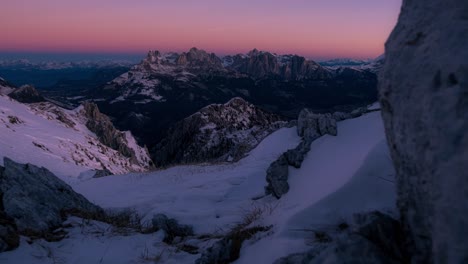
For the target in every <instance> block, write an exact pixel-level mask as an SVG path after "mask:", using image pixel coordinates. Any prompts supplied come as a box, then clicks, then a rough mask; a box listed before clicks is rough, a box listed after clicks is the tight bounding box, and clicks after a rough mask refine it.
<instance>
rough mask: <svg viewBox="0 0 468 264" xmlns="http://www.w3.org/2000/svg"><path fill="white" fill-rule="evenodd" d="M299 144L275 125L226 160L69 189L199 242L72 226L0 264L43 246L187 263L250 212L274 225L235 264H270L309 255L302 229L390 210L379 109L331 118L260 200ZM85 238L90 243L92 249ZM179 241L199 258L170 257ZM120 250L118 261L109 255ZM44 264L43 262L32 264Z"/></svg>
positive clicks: (71, 256) (68, 254)
mask: <svg viewBox="0 0 468 264" xmlns="http://www.w3.org/2000/svg"><path fill="white" fill-rule="evenodd" d="M299 142H300V138H299V137H298V136H297V134H296V128H295V127H293V128H282V129H280V130H278V131H276V132H274V133H273V134H271V135H270V136H268V137H267V138H266V139H265V140H263V141H262V142H261V143H260V144H259V145H258V146H257V147H256V148H255V149H254V150H252V151H251V153H250V155H249V156H247V157H246V158H244V159H242V160H240V161H239V162H237V163H234V164H226V165H212V166H177V167H172V168H169V169H167V170H160V171H155V172H151V173H144V174H141V173H134V174H129V175H121V176H115V177H112V178H99V179H90V180H88V181H82V182H75V183H73V188H74V189H75V190H76V191H78V192H80V193H82V194H84V195H85V196H86V197H87V198H88V199H90V200H91V201H92V202H95V203H97V204H98V205H100V206H103V207H105V208H132V209H134V210H136V211H137V212H138V213H139V214H140V215H141V216H142V218H143V219H142V221H143V222H146V221H148V220H150V219H151V217H152V216H153V214H156V213H165V214H167V215H168V216H169V217H173V218H175V219H177V220H178V221H179V222H181V223H182V224H190V225H193V226H194V230H195V233H197V234H207V236H202V237H198V236H196V237H192V238H189V239H188V240H186V241H181V242H179V243H176V244H175V245H167V244H165V243H162V242H161V240H162V239H161V238H160V235H161V234H160V233H156V234H155V235H151V236H150V235H148V236H144V235H137V234H134V235H130V236H121V235H118V234H117V235H116V234H115V233H112V232H109V231H102V232H100V233H99V237H98V236H97V235H93V234H92V233H91V232H81V233H80V232H77V231H76V230H77V229H79V228H80V227H75V228H70V230H69V231H70V232H71V233H70V237H69V238H67V239H64V240H62V241H60V242H54V243H46V242H44V241H39V242H35V243H33V244H32V245H28V244H27V243H23V244H22V245H21V246H20V248H19V249H17V250H16V251H13V252H6V253H3V254H2V255H1V256H0V259H1V260H4V262H5V263H13V262H14V261H15V260H17V259H20V257H21V258H22V259H27V258H29V259H33V257H31V255H41V254H42V255H46V254H45V252H47V250H46V249H49V251H50V252H53V254H54V256H55V257H57V258H59V259H62V260H64V261H66V262H67V263H68V262H70V261H73V260H76V259H77V256H78V255H82V254H78V253H79V252H81V253H82V252H87V254H86V261H87V262H89V263H92V262H100V263H135V262H137V261H141V259H142V256H143V257H144V256H153V257H157V258H158V259H159V261H160V263H194V261H195V260H196V259H198V258H199V257H200V252H203V251H204V250H205V249H206V248H207V247H209V246H210V245H211V244H212V243H213V242H214V241H216V240H217V239H219V235H221V236H222V235H223V234H226V233H227V232H228V231H229V230H230V229H231V228H233V227H234V226H235V225H237V224H239V223H241V222H243V221H245V219H246V217H247V216H255V217H254V218H255V219H254V221H253V223H252V225H262V226H268V225H272V228H271V229H270V231H269V232H266V233H262V234H259V235H257V236H254V238H253V239H251V240H248V241H245V242H244V243H243V246H242V249H241V254H240V259H238V260H237V261H236V262H235V263H272V262H273V261H275V260H276V259H278V258H280V257H283V256H286V255H288V254H291V253H295V252H300V251H304V250H306V249H308V248H309V247H310V246H311V243H312V244H313V243H314V242H313V240H312V241H311V239H310V237H311V236H313V235H311V233H310V230H315V229H325V230H327V231H330V232H334V231H333V230H334V228H333V226H336V225H337V224H338V223H339V222H340V221H343V220H344V221H347V220H349V219H350V218H351V216H352V214H354V213H359V212H366V211H370V210H375V209H379V210H384V211H385V210H389V211H393V210H394V202H395V191H394V185H393V183H392V177H393V173H394V172H393V168H392V165H391V161H390V159H389V157H388V154H387V152H388V150H387V146H386V142H385V136H384V131H383V126H382V121H381V118H380V113H379V112H373V113H369V114H366V115H363V116H361V117H359V118H355V119H349V120H346V121H342V122H338V135H337V136H336V137H333V136H328V135H326V136H323V137H321V138H319V139H317V140H316V141H314V142H313V143H312V145H311V151H310V152H309V154H308V155H307V156H306V159H305V160H304V162H303V165H302V167H301V168H300V169H293V168H290V185H291V188H290V191H289V192H288V193H287V194H286V195H284V196H283V197H282V198H281V200H277V199H275V198H274V197H272V196H266V197H265V196H263V193H264V186H265V185H266V180H265V172H266V169H267V168H268V166H269V164H270V163H271V162H273V161H274V160H275V159H276V158H278V156H279V155H281V153H283V152H284V151H285V150H287V149H290V148H293V147H295V146H296V145H297V144H298V143H299ZM97 226H99V224H97ZM81 228H83V227H81ZM100 230H106V227H100ZM217 235H218V236H217ZM83 241H89V243H90V244H92V245H93V247H92V249H91V248H90V247H89V245H88V243H84V242H83ZM119 241H120V242H119ZM126 243H131V244H132V246H131V250H127V249H126V248H127V247H128V245H126ZM184 244H189V245H194V246H196V247H197V248H199V249H198V252H199V253H198V254H194V255H190V254H187V253H185V252H182V251H178V250H177V245H179V246H181V245H184ZM39 245H41V246H39ZM41 248H45V249H41ZM62 249H65V250H62ZM119 252H126V255H125V256H124V257H122V258H118V259H117V258H116V256H117V255H120V253H119ZM88 253H89V254H88ZM81 259H82V260H84V259H85V257H84V256H83V257H82V258H81ZM143 259H148V258H143ZM47 261H48V259H47V257H44V258H42V259H41V260H38V259H36V261H35V262H36V263H46V262H47Z"/></svg>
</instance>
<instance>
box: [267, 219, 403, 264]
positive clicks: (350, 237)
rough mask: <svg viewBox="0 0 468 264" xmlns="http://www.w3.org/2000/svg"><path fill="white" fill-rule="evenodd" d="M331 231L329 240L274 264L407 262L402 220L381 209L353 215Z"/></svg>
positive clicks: (395, 263)
mask: <svg viewBox="0 0 468 264" xmlns="http://www.w3.org/2000/svg"><path fill="white" fill-rule="evenodd" d="M338 230H339V232H338V233H334V234H330V237H329V238H328V239H327V241H317V242H318V243H316V245H314V247H313V248H312V249H311V250H309V251H308V252H304V253H297V254H292V255H290V256H287V257H284V258H281V259H279V260H277V261H276V262H275V264H298V263H310V264H319V263H385V264H386V263H388V264H397V263H408V255H407V252H406V251H405V248H404V246H403V231H402V228H401V226H400V224H399V222H398V221H397V220H395V219H393V218H392V217H390V216H388V215H386V214H383V213H381V212H377V211H376V212H370V213H365V214H358V215H355V216H354V220H353V223H352V225H351V226H349V227H347V228H346V230H340V228H338Z"/></svg>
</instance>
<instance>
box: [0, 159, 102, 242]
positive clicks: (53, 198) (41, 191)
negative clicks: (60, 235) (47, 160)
mask: <svg viewBox="0 0 468 264" xmlns="http://www.w3.org/2000/svg"><path fill="white" fill-rule="evenodd" d="M4 166H5V167H4V168H2V169H1V170H2V171H3V172H2V173H1V177H0V192H1V193H3V196H2V197H1V198H2V203H3V211H4V212H5V214H6V215H8V216H9V217H11V218H12V219H14V222H15V223H16V225H17V227H18V231H19V233H21V234H25V235H35V236H42V235H45V234H47V233H49V232H50V231H52V230H53V229H55V228H57V227H59V226H60V225H61V224H62V221H63V217H64V216H65V215H66V214H67V213H72V214H74V215H78V216H80V215H96V214H100V213H102V209H101V208H99V207H98V206H96V205H94V204H92V203H90V202H89V201H88V200H87V199H86V198H85V197H83V196H82V195H81V194H78V193H76V192H74V191H73V189H72V188H71V187H70V186H68V185H67V184H66V183H65V182H63V181H62V180H60V179H59V178H57V177H56V176H55V175H53V174H52V173H51V172H50V171H48V170H47V169H45V168H39V167H36V166H34V165H31V164H19V163H16V162H14V161H12V160H10V159H8V158H5V159H4Z"/></svg>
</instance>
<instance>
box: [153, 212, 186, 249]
mask: <svg viewBox="0 0 468 264" xmlns="http://www.w3.org/2000/svg"><path fill="white" fill-rule="evenodd" d="M152 224H153V228H154V229H155V230H163V231H164V232H165V237H164V242H166V243H171V242H172V241H173V240H174V238H176V237H186V236H193V234H194V232H193V227H192V226H189V225H181V224H179V223H178V222H177V220H176V219H173V218H169V217H167V216H166V215H164V214H157V215H154V216H153V219H152Z"/></svg>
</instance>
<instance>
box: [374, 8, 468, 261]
mask: <svg viewBox="0 0 468 264" xmlns="http://www.w3.org/2000/svg"><path fill="white" fill-rule="evenodd" d="M467 47H468V1H466V0H433V1H409V0H404V1H403V6H402V10H401V14H400V18H399V21H398V24H397V26H396V28H395V29H394V31H393V32H392V34H391V35H390V38H389V39H388V41H387V43H386V61H385V65H384V67H383V69H382V72H381V75H380V84H379V86H380V87H379V89H380V103H381V106H382V116H383V119H384V123H385V129H386V133H387V139H388V142H389V146H390V150H391V154H392V159H393V161H394V164H395V167H396V171H397V188H398V207H399V210H400V212H401V220H402V222H403V225H404V227H405V230H406V233H407V234H408V236H407V240H408V242H409V243H411V244H412V246H413V248H412V252H411V253H412V262H413V263H431V262H433V263H466V262H467V260H468V240H467V239H466V238H467V237H468V213H467V212H468V176H467V172H468V133H467V131H468V49H467Z"/></svg>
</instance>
